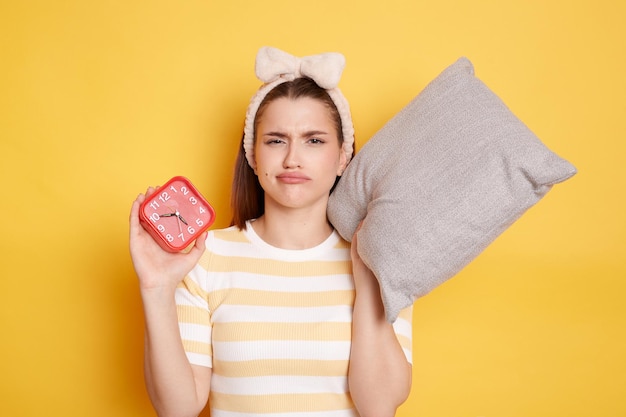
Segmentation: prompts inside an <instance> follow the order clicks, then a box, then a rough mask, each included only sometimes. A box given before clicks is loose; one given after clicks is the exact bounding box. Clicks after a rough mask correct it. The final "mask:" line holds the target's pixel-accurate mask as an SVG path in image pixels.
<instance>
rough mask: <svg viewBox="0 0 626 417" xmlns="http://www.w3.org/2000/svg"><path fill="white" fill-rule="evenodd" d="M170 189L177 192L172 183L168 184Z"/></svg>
mask: <svg viewBox="0 0 626 417" xmlns="http://www.w3.org/2000/svg"><path fill="white" fill-rule="evenodd" d="M170 190H172V191H174V192H175V193H177V192H178V190H177V189H176V188H175V187H174V186H173V185H170Z"/></svg>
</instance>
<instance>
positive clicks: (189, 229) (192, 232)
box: [187, 226, 196, 235]
mask: <svg viewBox="0 0 626 417" xmlns="http://www.w3.org/2000/svg"><path fill="white" fill-rule="evenodd" d="M187 231H188V232H189V234H190V235H193V234H194V233H196V229H194V228H193V227H191V226H189V227H188V228H187Z"/></svg>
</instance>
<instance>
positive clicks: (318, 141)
mask: <svg viewBox="0 0 626 417" xmlns="http://www.w3.org/2000/svg"><path fill="white" fill-rule="evenodd" d="M309 142H310V143H324V141H323V140H322V139H319V138H311V139H309Z"/></svg>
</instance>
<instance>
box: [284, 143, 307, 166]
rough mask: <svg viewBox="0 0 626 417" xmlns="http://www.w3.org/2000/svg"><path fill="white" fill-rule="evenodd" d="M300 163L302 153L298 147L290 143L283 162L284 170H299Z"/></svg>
mask: <svg viewBox="0 0 626 417" xmlns="http://www.w3.org/2000/svg"><path fill="white" fill-rule="evenodd" d="M301 166H302V165H301V162H300V153H299V151H298V146H297V145H296V144H294V143H290V144H289V146H288V148H287V154H286V155H285V159H284V160H283V167H284V168H299V167H301Z"/></svg>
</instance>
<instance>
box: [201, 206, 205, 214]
mask: <svg viewBox="0 0 626 417" xmlns="http://www.w3.org/2000/svg"><path fill="white" fill-rule="evenodd" d="M204 213H206V210H205V209H204V206H200V214H204Z"/></svg>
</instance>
